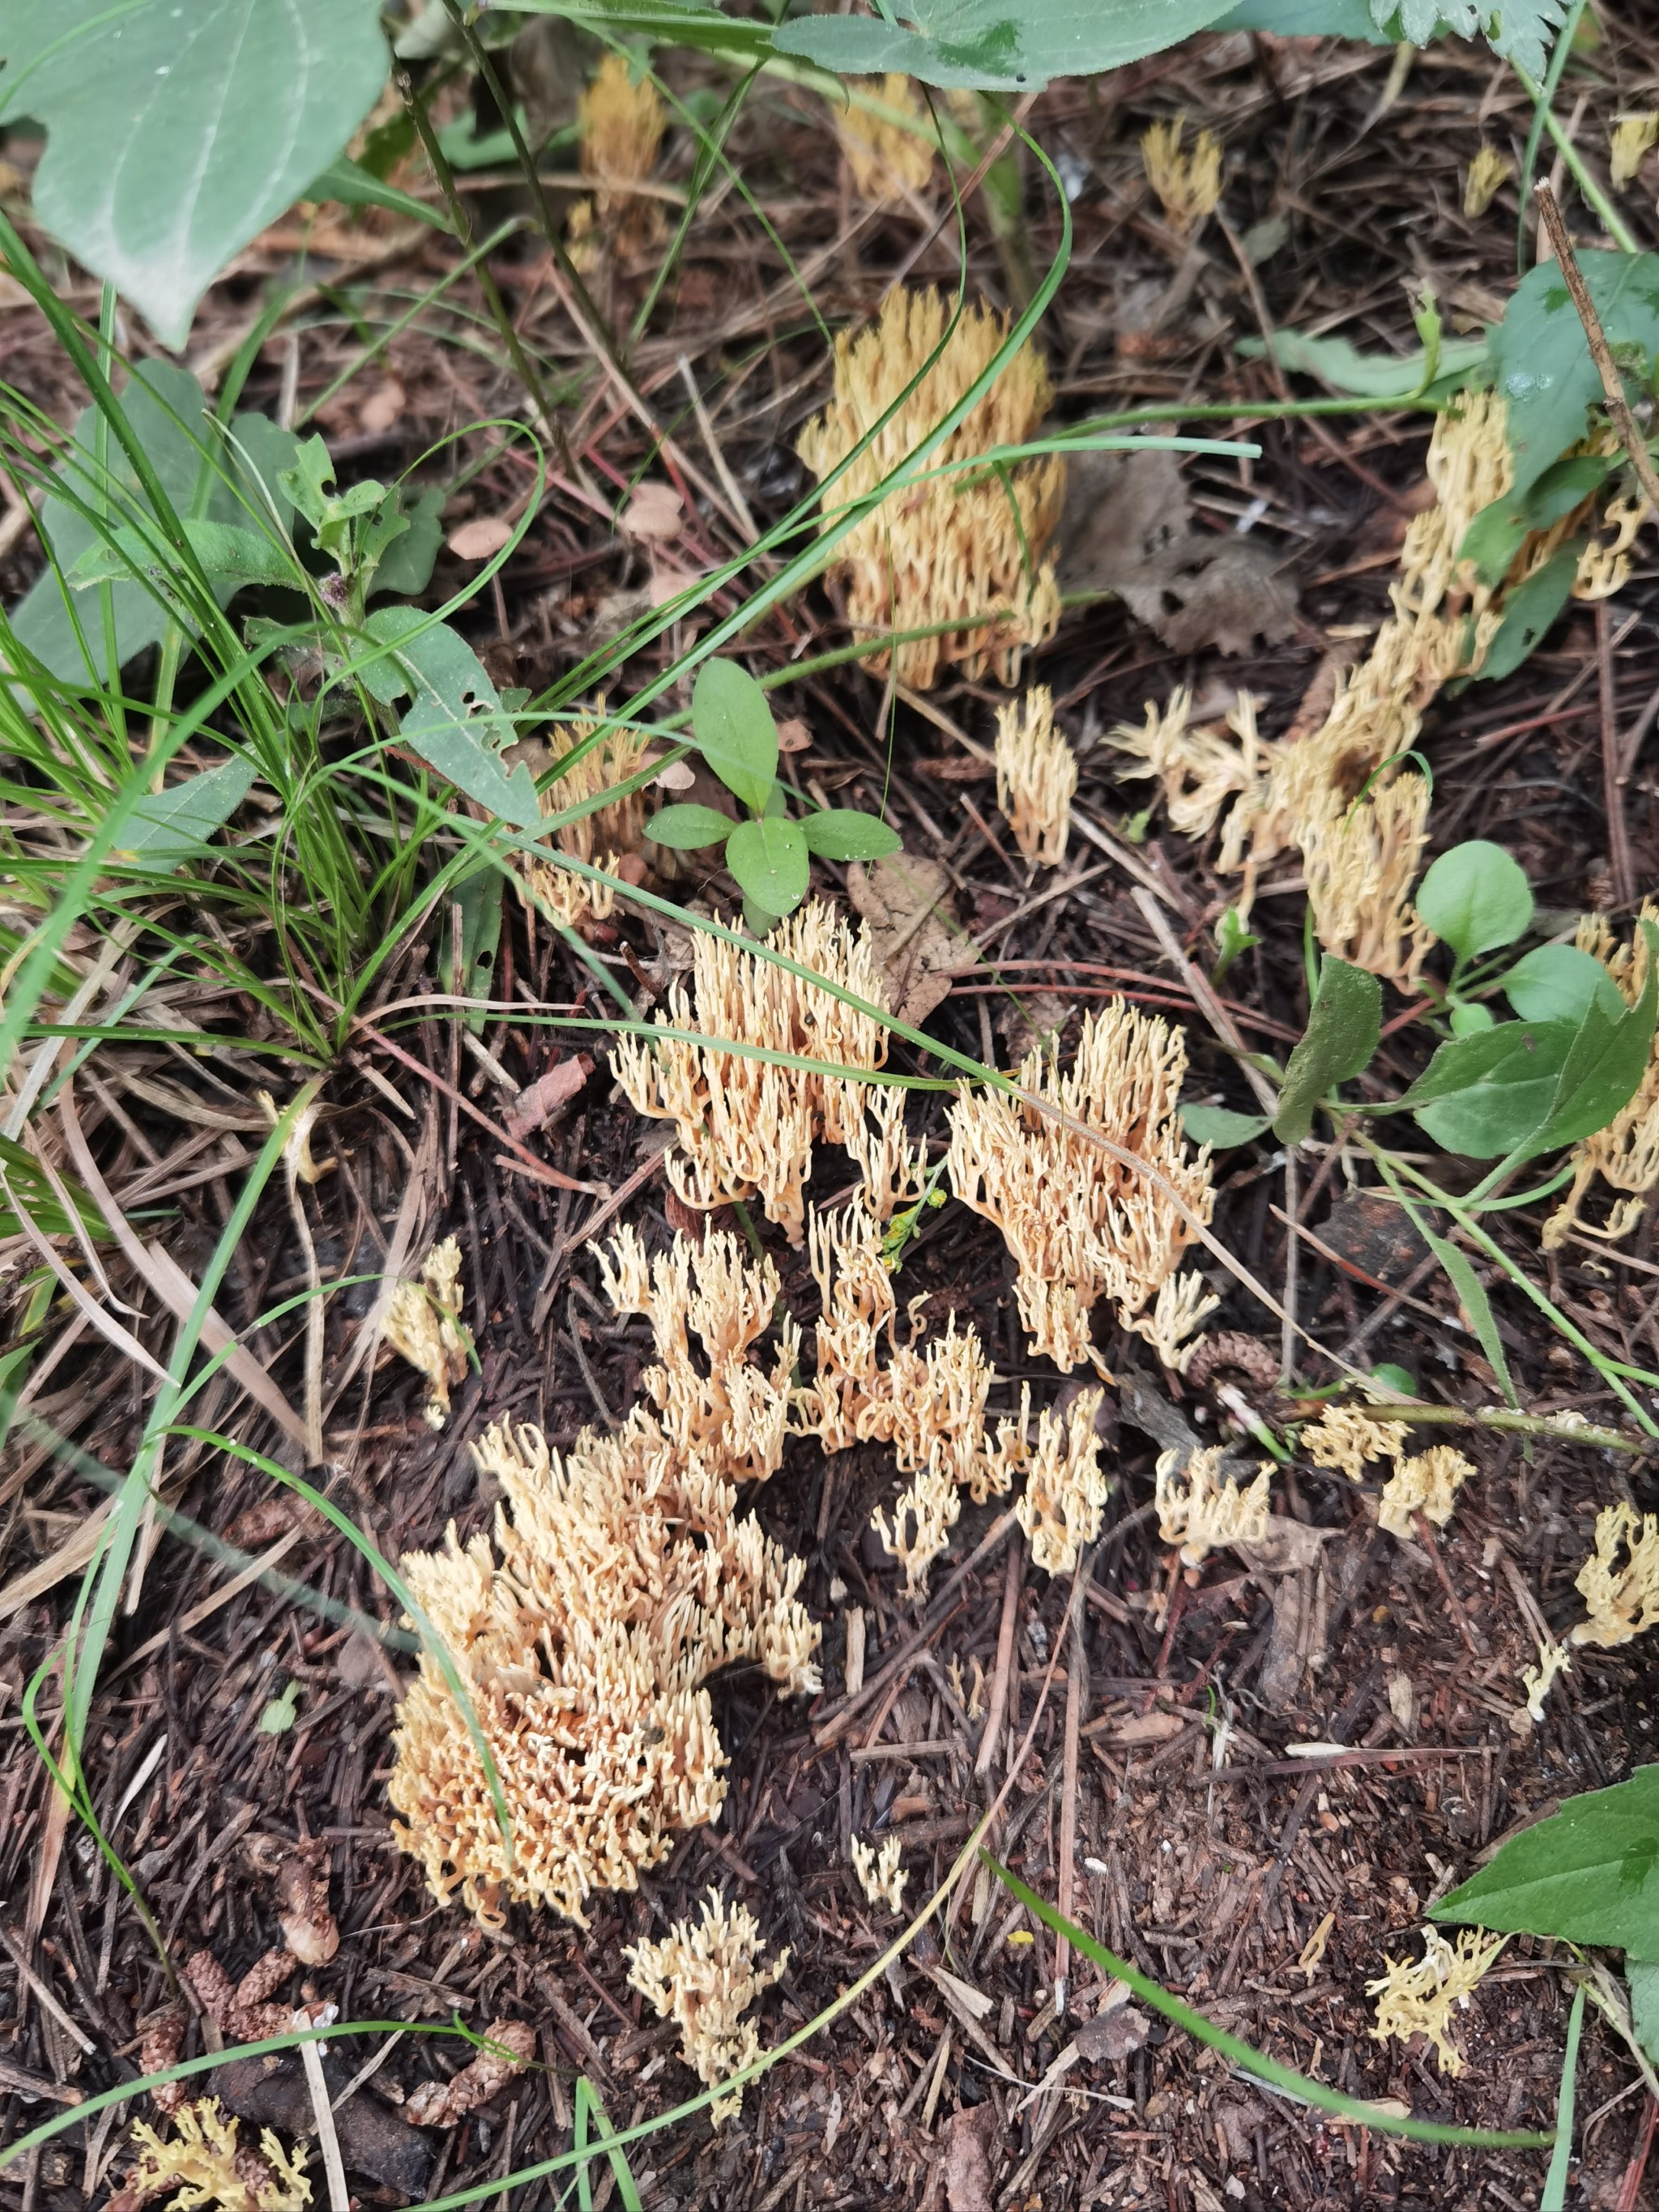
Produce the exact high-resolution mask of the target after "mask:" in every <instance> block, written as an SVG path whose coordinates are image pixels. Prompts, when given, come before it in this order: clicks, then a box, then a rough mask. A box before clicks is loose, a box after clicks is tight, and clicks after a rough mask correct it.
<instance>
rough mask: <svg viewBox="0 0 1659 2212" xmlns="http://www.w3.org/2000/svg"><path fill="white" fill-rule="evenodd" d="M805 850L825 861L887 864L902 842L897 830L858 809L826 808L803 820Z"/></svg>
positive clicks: (848, 807) (801, 827) (802, 833)
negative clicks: (872, 861)
mask: <svg viewBox="0 0 1659 2212" xmlns="http://www.w3.org/2000/svg"><path fill="white" fill-rule="evenodd" d="M800 829H801V835H802V836H803V837H805V840H806V849H807V851H808V852H809V853H816V854H817V855H818V858H819V859H820V860H885V859H886V858H887V856H888V855H889V854H890V853H896V852H897V851H898V849H899V848H900V846H901V845H902V842H903V840H902V838H901V837H900V836H899V834H898V832H897V830H896V829H889V827H888V825H887V824H886V823H884V822H878V820H877V819H876V817H875V816H874V815H873V814H860V812H859V811H858V810H857V809H856V808H855V807H851V806H826V807H824V808H823V810H822V811H820V812H819V813H817V814H808V815H806V816H805V817H804V818H803V819H802V822H801V825H800Z"/></svg>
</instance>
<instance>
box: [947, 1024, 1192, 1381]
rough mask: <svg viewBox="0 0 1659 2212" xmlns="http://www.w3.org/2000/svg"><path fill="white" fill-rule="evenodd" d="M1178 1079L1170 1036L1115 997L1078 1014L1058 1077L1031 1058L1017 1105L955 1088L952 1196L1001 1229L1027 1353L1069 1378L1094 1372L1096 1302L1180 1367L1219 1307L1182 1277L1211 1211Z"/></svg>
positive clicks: (1044, 1059) (1021, 1076)
mask: <svg viewBox="0 0 1659 2212" xmlns="http://www.w3.org/2000/svg"><path fill="white" fill-rule="evenodd" d="M1186 1070H1187V1051H1186V1046H1185V1044H1184V1042H1183V1041H1182V1036H1181V1032H1180V1031H1179V1030H1174V1029H1171V1028H1170V1026H1169V1024H1167V1023H1164V1022H1162V1021H1160V1020H1159V1019H1158V1018H1157V1017H1156V1016H1155V1015H1146V1014H1142V1013H1140V1012H1138V1011H1136V1010H1135V1009H1134V1008H1132V1007H1129V1006H1126V1005H1125V1004H1124V1003H1123V1001H1122V1000H1113V1001H1112V1002H1111V1004H1110V1005H1109V1006H1108V1007H1107V1008H1106V1010H1105V1011H1104V1012H1103V1013H1100V1014H1091V1015H1089V1016H1087V1017H1085V1020H1084V1022H1083V1024H1082V1027H1081V1030H1080V1031H1079V1037H1078V1046H1077V1053H1076V1056H1075V1058H1074V1059H1073V1064H1072V1066H1071V1068H1070V1070H1069V1071H1068V1072H1066V1073H1064V1074H1062V1073H1061V1072H1060V1066H1059V1064H1058V1061H1057V1060H1056V1059H1055V1058H1054V1057H1053V1056H1052V1055H1048V1056H1045V1054H1043V1053H1042V1051H1041V1050H1040V1049H1039V1050H1037V1051H1036V1052H1033V1053H1031V1054H1030V1055H1029V1056H1028V1058H1027V1059H1026V1060H1024V1062H1023V1063H1022V1064H1021V1066H1020V1068H1019V1072H1018V1083H1019V1086H1020V1091H1021V1092H1022V1094H1023V1095H1022V1096H1020V1097H1012V1096H1011V1095H1010V1094H1009V1093H1008V1092H1006V1091H1000V1090H998V1091H990V1090H986V1091H963V1092H961V1093H960V1094H959V1095H958V1096H957V1098H956V1100H955V1101H954V1102H953V1103H952V1105H951V1148H950V1153H949V1167H950V1176H951V1188H952V1189H953V1190H954V1191H955V1193H956V1194H957V1197H958V1198H959V1199H961V1200H962V1201H963V1204H964V1205H967V1206H971V1207H972V1208H973V1209H974V1211H975V1212H976V1213H982V1214H984V1215H985V1216H986V1218H987V1219H988V1220H991V1221H994V1222H995V1223H996V1225H997V1226H998V1227H999V1228H1000V1230H1001V1231H1002V1235H1003V1239H1004V1242H1005V1243H1006V1244H1007V1247H1008V1249H1009V1250H1010V1252H1012V1255H1013V1256H1014V1259H1015V1261H1017V1263H1018V1271H1019V1272H1018V1278H1017V1280H1016V1283H1015V1286H1014V1295H1015V1297H1016V1299H1017V1301H1018V1306H1019V1315H1020V1319H1021V1321H1022V1322H1024V1326H1025V1331H1026V1334H1027V1335H1028V1336H1029V1337H1030V1340H1031V1347H1032V1349H1033V1351H1035V1352H1046V1353H1047V1354H1048V1357H1049V1358H1051V1359H1053V1360H1054V1363H1055V1364H1056V1365H1057V1366H1059V1367H1060V1368H1062V1369H1064V1370H1066V1371H1068V1372H1069V1370H1071V1369H1073V1368H1074V1367H1076V1366H1078V1365H1079V1364H1081V1363H1083V1362H1085V1361H1089V1362H1093V1363H1094V1364H1097V1365H1098V1364H1099V1361H1098V1357H1097V1353H1096V1351H1095V1346H1094V1341H1093V1338H1092V1336H1091V1333H1090V1328H1089V1316H1090V1313H1091V1310H1092V1309H1093V1307H1094V1306H1095V1304H1096V1303H1097V1301H1098V1300H1099V1299H1101V1298H1103V1297H1109V1298H1111V1299H1112V1300H1113V1302H1114V1304H1115V1306H1116V1308H1117V1316H1118V1319H1119V1321H1120V1322H1121V1323H1122V1325H1123V1326H1124V1328H1130V1329H1133V1330H1134V1331H1135V1332H1136V1333H1137V1334H1139V1335H1141V1336H1143V1337H1145V1338H1146V1340H1147V1342H1148V1343H1150V1344H1151V1345H1152V1346H1154V1347H1155V1349H1156V1350H1157V1352H1158V1357H1159V1358H1161V1359H1162V1360H1163V1361H1164V1364H1166V1365H1167V1366H1170V1367H1175V1368H1179V1367H1180V1366H1181V1364H1182V1362H1183V1361H1184V1360H1185V1359H1186V1358H1188V1357H1189V1356H1190V1353H1191V1351H1192V1348H1193V1347H1192V1346H1191V1344H1190V1343H1189V1342H1188V1341H1187V1340H1188V1338H1190V1336H1191V1334H1192V1332H1193V1331H1194V1329H1195V1328H1197V1327H1198V1325H1199V1323H1200V1322H1201V1321H1202V1319H1203V1318H1204V1316H1205V1315H1206V1313H1208V1312H1209V1311H1210V1310H1212V1308H1213V1307H1214V1306H1215V1304H1217V1301H1216V1300H1215V1299H1214V1298H1213V1297H1210V1296H1208V1295H1207V1294H1206V1291H1205V1290H1204V1285H1203V1282H1202V1280H1201V1279H1200V1278H1199V1277H1198V1276H1195V1275H1194V1276H1188V1277H1181V1276H1178V1275H1177V1274H1176V1265H1177V1262H1178V1261H1179V1260H1180V1258H1181V1255H1182V1252H1183V1251H1185V1249H1187V1247H1188V1244H1189V1243H1191V1242H1192V1241H1193V1239H1194V1237H1195V1236H1196V1235H1197V1233H1198V1226H1197V1225H1200V1224H1207V1223H1208V1220H1209V1218H1210V1212H1211V1208H1212V1205H1213V1203H1214V1194H1213V1191H1212V1187H1211V1182H1210V1156H1209V1153H1208V1152H1207V1150H1204V1149H1200V1151H1199V1152H1197V1153H1196V1154H1195V1155H1194V1154H1193V1153H1190V1152H1189V1151H1188V1146H1187V1145H1186V1142H1185V1140H1184V1139H1183V1138H1182V1133H1181V1124H1180V1121H1179V1118H1178V1115H1177V1112H1176V1107H1177V1102H1178V1100H1179V1098H1180V1095H1181V1085H1182V1078H1183V1077H1184V1075H1185V1073H1186ZM1100 1140H1103V1141H1100Z"/></svg>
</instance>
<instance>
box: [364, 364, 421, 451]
mask: <svg viewBox="0 0 1659 2212" xmlns="http://www.w3.org/2000/svg"><path fill="white" fill-rule="evenodd" d="M408 404H409V395H408V393H407V392H405V391H404V387H403V386H402V385H401V384H399V383H398V380H397V378H396V377H395V376H388V377H386V378H384V379H382V380H381V381H380V383H379V384H377V385H376V386H375V387H374V391H373V392H370V393H369V395H368V398H367V399H365V400H364V402H363V404H362V406H361V407H360V408H359V409H358V410H357V427H358V428H359V429H360V430H362V432H363V434H364V435H365V436H367V437H370V438H377V437H379V436H380V433H381V431H383V430H389V429H391V428H392V424H393V423H394V422H396V421H397V420H398V416H400V415H401V414H402V413H403V411H404V408H405V407H406V406H407V405H408Z"/></svg>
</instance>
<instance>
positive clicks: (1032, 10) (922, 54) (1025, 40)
mask: <svg viewBox="0 0 1659 2212" xmlns="http://www.w3.org/2000/svg"><path fill="white" fill-rule="evenodd" d="M900 12H901V13H902V15H903V16H904V17H905V19H906V21H908V23H910V24H912V25H914V28H913V29H903V28H901V27H899V26H898V25H896V24H893V23H886V22H883V21H880V20H879V18H878V17H877V16H875V15H868V16H862V15H834V14H820V15H804V16H797V17H795V18H794V19H793V21H789V22H787V23H781V24H780V25H779V27H778V28H777V29H776V31H775V33H773V44H774V46H775V48H776V50H777V52H779V53H781V54H793V55H796V56H798V57H799V58H800V59H801V60H803V61H809V62H816V63H817V64H818V66H819V67H820V68H821V69H828V70H835V71H836V73H837V75H839V76H880V75H882V74H883V73H884V72H885V71H886V70H902V71H903V72H904V73H905V74H906V75H907V76H915V77H920V78H921V82H923V83H924V84H935V85H940V86H945V87H958V86H960V87H968V88H977V89H980V90H982V91H987V92H1018V91H1026V90H1032V89H1035V88H1036V87H1038V86H1040V85H1043V84H1046V83H1047V82H1048V81H1049V79H1050V78H1052V77H1057V76H1096V75H1097V74H1098V73H1099V72H1100V71H1102V70H1111V69H1117V68H1120V67H1121V65H1122V64H1124V63H1125V62H1133V61H1139V60H1140V58H1142V57H1143V55H1146V54H1153V53H1158V52H1162V51H1163V49H1164V48H1165V47H1166V46H1174V45H1176V43H1177V41H1178V40H1182V39H1184V38H1186V37H1187V36H1188V34H1189V33H1192V32H1194V31H1198V30H1202V29H1203V28H1204V27H1205V26H1206V24H1208V23H1212V22H1213V21H1215V19H1216V17H1217V16H1218V15H1221V14H1222V13H1224V12H1225V10H1224V9H1223V8H1221V7H1218V6H1217V5H1216V4H1215V0H1020V4H1019V5H1018V7H1013V6H1011V5H1010V4H1009V0H908V4H906V5H904V6H903V7H902V9H901V10H900Z"/></svg>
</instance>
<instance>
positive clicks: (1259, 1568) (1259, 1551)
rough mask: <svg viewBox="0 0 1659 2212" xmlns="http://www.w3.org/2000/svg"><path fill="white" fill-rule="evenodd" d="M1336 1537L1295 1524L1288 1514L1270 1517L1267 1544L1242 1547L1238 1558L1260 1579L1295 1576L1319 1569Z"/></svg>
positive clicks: (1305, 1524) (1326, 1530) (1330, 1531)
mask: <svg viewBox="0 0 1659 2212" xmlns="http://www.w3.org/2000/svg"><path fill="white" fill-rule="evenodd" d="M1335 1534H1336V1531H1335V1529H1334V1528H1311V1527H1310V1525H1309V1523H1308V1522H1305V1521H1293V1520H1291V1517H1290V1516H1289V1515H1288V1514H1286V1513H1270V1514H1269V1515H1268V1516H1267V1538H1266V1541H1264V1542H1262V1543H1260V1544H1249V1545H1244V1544H1241V1545H1240V1546H1239V1547H1238V1549H1239V1554H1240V1556H1241V1558H1243V1559H1245V1560H1246V1561H1248V1563H1249V1565H1250V1567H1251V1568H1252V1569H1253V1570H1254V1571H1255V1573H1257V1574H1259V1575H1289V1574H1296V1573H1297V1572H1300V1571H1304V1570H1306V1569H1307V1568H1309V1567H1316V1566H1317V1565H1319V1555H1320V1553H1322V1551H1323V1550H1324V1548H1325V1547H1326V1545H1327V1544H1328V1542H1329V1541H1330V1540H1331V1538H1332V1537H1333V1536H1334V1535H1335Z"/></svg>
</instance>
